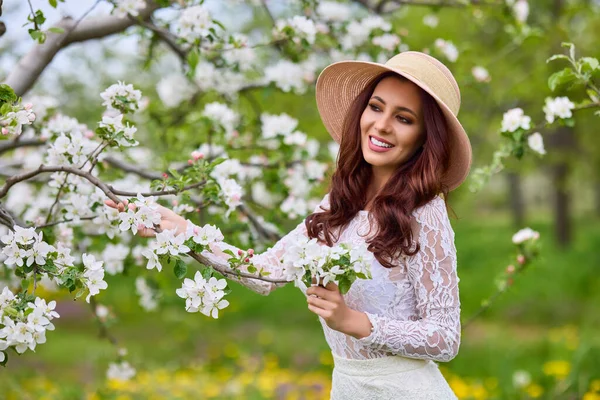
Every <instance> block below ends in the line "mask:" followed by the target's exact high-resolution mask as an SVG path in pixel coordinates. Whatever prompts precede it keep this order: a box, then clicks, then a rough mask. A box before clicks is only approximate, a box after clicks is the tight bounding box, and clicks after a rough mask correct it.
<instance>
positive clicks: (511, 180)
mask: <svg viewBox="0 0 600 400" xmlns="http://www.w3.org/2000/svg"><path fill="white" fill-rule="evenodd" d="M506 179H507V181H508V196H509V197H508V201H509V204H510V210H511V212H512V217H513V224H514V228H515V229H516V230H518V229H521V228H522V227H523V226H525V199H524V198H523V188H522V182H521V176H520V175H519V174H517V173H516V172H512V171H510V172H508V173H507V174H506Z"/></svg>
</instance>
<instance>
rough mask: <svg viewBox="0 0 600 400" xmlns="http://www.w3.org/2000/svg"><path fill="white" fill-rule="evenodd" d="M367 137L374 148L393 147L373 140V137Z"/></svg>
mask: <svg viewBox="0 0 600 400" xmlns="http://www.w3.org/2000/svg"><path fill="white" fill-rule="evenodd" d="M369 137H370V139H371V143H373V144H374V145H375V146H379V147H387V148H390V147H394V146H392V145H391V144H387V143H383V142H380V141H379V140H377V139H375V138H374V137H373V136H369Z"/></svg>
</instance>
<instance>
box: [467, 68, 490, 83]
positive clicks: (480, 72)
mask: <svg viewBox="0 0 600 400" xmlns="http://www.w3.org/2000/svg"><path fill="white" fill-rule="evenodd" d="M471 74H473V78H475V80H476V81H477V82H489V81H491V80H492V78H491V77H490V73H489V72H488V70H487V69H485V68H484V67H482V66H480V65H477V66H475V67H473V68H472V69H471Z"/></svg>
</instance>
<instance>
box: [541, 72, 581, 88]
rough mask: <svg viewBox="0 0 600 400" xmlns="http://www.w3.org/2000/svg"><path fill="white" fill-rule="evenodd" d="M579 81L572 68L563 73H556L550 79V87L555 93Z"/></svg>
mask: <svg viewBox="0 0 600 400" xmlns="http://www.w3.org/2000/svg"><path fill="white" fill-rule="evenodd" d="M576 79H577V75H575V73H574V72H573V70H572V69H571V68H565V69H563V70H562V71H558V72H555V73H554V74H552V75H550V78H548V87H549V88H550V90H552V91H555V90H556V89H557V88H558V87H560V86H563V85H566V84H568V83H573V81H575V80H576Z"/></svg>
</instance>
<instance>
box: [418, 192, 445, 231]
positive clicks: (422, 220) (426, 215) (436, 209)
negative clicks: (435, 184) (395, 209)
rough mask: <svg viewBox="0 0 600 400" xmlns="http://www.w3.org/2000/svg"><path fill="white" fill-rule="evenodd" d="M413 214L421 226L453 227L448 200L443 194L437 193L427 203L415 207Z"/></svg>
mask: <svg viewBox="0 0 600 400" xmlns="http://www.w3.org/2000/svg"><path fill="white" fill-rule="evenodd" d="M412 215H413V217H414V218H415V220H416V222H417V223H418V224H419V225H420V226H421V227H427V228H431V229H439V228H451V225H450V219H449V218H448V210H447V208H446V202H445V201H444V199H443V198H442V197H441V195H437V196H435V197H434V198H433V199H431V200H430V201H429V202H427V203H426V204H425V205H423V206H421V207H417V208H415V209H414V210H413V212H412Z"/></svg>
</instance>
